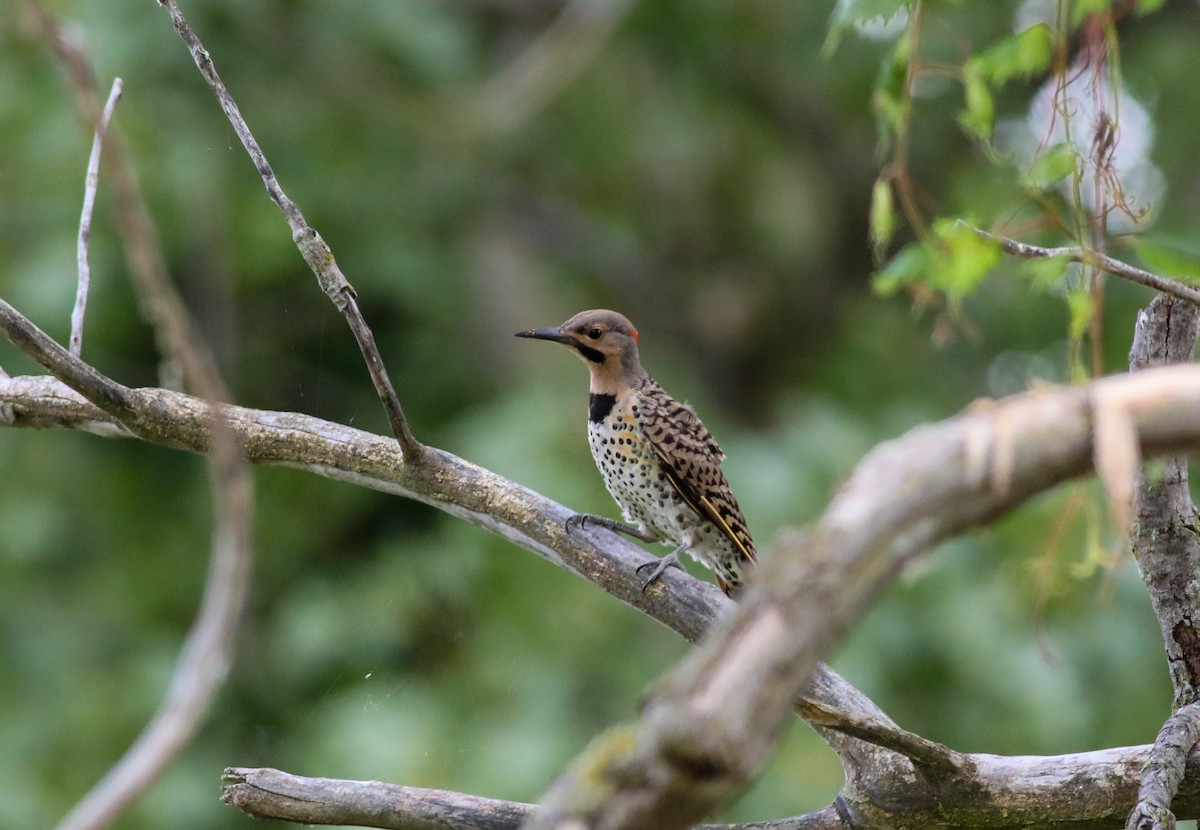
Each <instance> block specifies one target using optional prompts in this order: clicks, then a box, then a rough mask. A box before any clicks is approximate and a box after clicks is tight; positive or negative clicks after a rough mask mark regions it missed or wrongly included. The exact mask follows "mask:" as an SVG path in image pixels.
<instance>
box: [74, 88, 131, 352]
mask: <svg viewBox="0 0 1200 830" xmlns="http://www.w3.org/2000/svg"><path fill="white" fill-rule="evenodd" d="M122 86H123V83H122V81H121V79H120V78H117V79H115V80H114V81H113V84H112V90H111V91H110V92H109V93H108V100H107V101H106V102H105V104H104V111H103V112H101V113H100V120H99V121H98V122H96V132H95V135H94V136H93V137H92V153H91V155H90V156H89V157H88V166H87V176H86V177H85V179H84V188H83V210H82V211H81V212H80V215H79V241H78V243H77V244H76V246H75V255H76V260H77V262H78V270H79V282H78V286H77V287H76V290H75V308H74V310H72V312H71V339H70V340H69V341H68V343H69V345H70V351H71V354H73V355H75V356H76V357H79V355H80V354H81V353H82V352H83V321H84V318H85V317H86V316H87V300H88V289H89V288H90V287H91V282H92V268H91V265H89V264H88V240H89V239H90V238H91V235H92V211H93V209H94V208H95V207H96V191H97V190H98V189H99V186H100V151H101V149H103V147H104V136H105V134H106V133H107V132H108V122H109V120H110V119H111V118H112V114H113V110H114V109H116V106H117V101H119V100H120V99H121V87H122Z"/></svg>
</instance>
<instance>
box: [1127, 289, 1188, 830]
mask: <svg viewBox="0 0 1200 830" xmlns="http://www.w3.org/2000/svg"><path fill="white" fill-rule="evenodd" d="M1198 335H1200V307H1197V306H1196V305H1193V304H1192V303H1190V302H1187V301H1185V300H1180V299H1178V298H1176V297H1173V296H1170V295H1167V294H1160V295H1158V296H1157V297H1155V298H1154V300H1153V301H1152V302H1151V303H1150V305H1149V307H1148V308H1146V309H1145V310H1143V311H1141V312H1139V314H1138V318H1137V325H1136V327H1135V329H1134V336H1133V346H1132V348H1131V350H1130V355H1129V364H1130V366H1129V368H1130V370H1131V371H1135V372H1136V371H1142V370H1146V369H1151V368H1153V367H1155V366H1164V365H1169V364H1178V363H1190V362H1191V360H1192V356H1193V355H1194V354H1195V351H1196V338H1197V336H1198ZM1136 478H1137V494H1136V498H1135V499H1134V508H1133V509H1134V513H1135V515H1136V517H1137V521H1136V524H1135V525H1134V532H1133V534H1132V537H1131V541H1132V543H1133V549H1134V553H1135V560H1136V561H1137V565H1138V570H1139V571H1140V572H1141V574H1142V581H1143V582H1144V583H1145V585H1146V589H1147V591H1149V594H1150V603H1151V606H1152V607H1153V608H1154V614H1155V616H1156V617H1157V618H1158V623H1159V627H1160V628H1161V630H1162V635H1163V642H1164V644H1165V646H1166V653H1167V664H1168V666H1169V668H1170V672H1171V683H1172V685H1173V687H1174V708H1175V709H1177V710H1178V711H1176V712H1175V714H1173V715H1172V716H1171V717H1170V718H1169V719H1168V720H1167V722H1166V723H1165V724H1164V725H1163V728H1162V730H1161V731H1160V732H1159V734H1158V738H1157V739H1156V740H1155V743H1154V752H1153V753H1151V756H1150V758H1149V760H1148V761H1147V762H1146V767H1145V769H1144V770H1143V772H1142V785H1141V787H1140V788H1139V790H1138V800H1137V804H1136V805H1135V806H1134V808H1133V809H1132V810H1131V811H1130V813H1129V818H1128V820H1127V822H1126V826H1127V828H1128V830H1150V829H1151V828H1154V830H1159V829H1160V828H1167V827H1173V826H1174V823H1175V816H1174V814H1173V813H1172V812H1171V802H1172V798H1173V797H1174V796H1175V791H1176V789H1177V788H1178V786H1179V782H1180V781H1181V780H1182V778H1183V767H1184V760H1185V759H1186V758H1187V755H1188V752H1189V751H1190V750H1191V748H1192V746H1193V745H1194V744H1195V743H1196V740H1197V737H1200V714H1198V712H1197V709H1196V706H1197V703H1196V700H1197V690H1198V689H1200V633H1198V632H1197V629H1196V620H1197V618H1198V617H1200V608H1198V607H1197V605H1196V597H1197V596H1198V595H1200V594H1198V591H1200V585H1198V584H1197V574H1200V538H1197V535H1196V522H1197V514H1196V507H1195V505H1194V504H1193V503H1192V496H1191V491H1190V489H1189V487H1188V462H1187V456H1185V455H1172V456H1168V457H1166V458H1164V459H1162V461H1161V462H1160V466H1158V467H1157V468H1156V469H1155V471H1154V472H1153V473H1150V474H1147V473H1146V472H1144V471H1138V474H1137V476H1136Z"/></svg>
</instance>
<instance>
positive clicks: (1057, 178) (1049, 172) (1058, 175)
mask: <svg viewBox="0 0 1200 830" xmlns="http://www.w3.org/2000/svg"><path fill="white" fill-rule="evenodd" d="M1078 166H1079V155H1078V153H1077V152H1076V150H1075V148H1074V147H1073V146H1071V145H1070V144H1067V143H1065V142H1060V143H1058V144H1055V145H1053V146H1051V147H1048V148H1047V149H1046V151H1045V152H1043V153H1041V154H1040V155H1038V157H1037V158H1035V159H1034V160H1033V164H1031V165H1030V166H1029V169H1028V170H1027V171H1026V172H1025V175H1024V176H1022V178H1021V182H1022V184H1024V185H1025V186H1026V187H1027V188H1029V189H1030V190H1035V191H1048V190H1052V189H1054V188H1056V187H1058V185H1060V184H1062V183H1063V182H1065V181H1067V180H1068V179H1070V178H1071V177H1073V176H1074V175H1076V172H1077V171H1078Z"/></svg>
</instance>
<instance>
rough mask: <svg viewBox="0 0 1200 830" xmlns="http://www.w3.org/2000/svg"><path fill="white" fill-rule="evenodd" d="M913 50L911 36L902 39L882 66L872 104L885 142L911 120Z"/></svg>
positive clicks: (882, 140)
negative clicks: (909, 118) (910, 87)
mask: <svg viewBox="0 0 1200 830" xmlns="http://www.w3.org/2000/svg"><path fill="white" fill-rule="evenodd" d="M911 51H912V46H911V44H910V43H909V41H908V39H907V38H900V40H898V41H897V42H896V47H895V48H894V49H893V50H892V54H891V57H890V59H889V60H887V61H885V62H884V64H883V66H881V67H880V69H879V76H878V77H877V78H876V79H875V89H874V91H873V92H872V94H871V105H872V108H873V109H874V110H875V116H876V120H877V121H878V126H879V140H880V142H882V143H883V144H884V145H886V144H887V143H889V142H890V141H891V139H892V138H893V137H895V135H896V134H897V133H898V132H899V131H900V130H901V129H902V128H903V126H904V123H905V121H907V119H908V111H909V107H910V105H911V104H910V101H909V97H908V62H909V58H910V57H911V55H910V53H911Z"/></svg>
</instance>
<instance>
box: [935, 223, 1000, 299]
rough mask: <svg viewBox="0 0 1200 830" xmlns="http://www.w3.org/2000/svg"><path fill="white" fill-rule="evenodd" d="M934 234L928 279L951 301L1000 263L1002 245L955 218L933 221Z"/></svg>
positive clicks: (975, 284) (968, 292)
mask: <svg viewBox="0 0 1200 830" xmlns="http://www.w3.org/2000/svg"><path fill="white" fill-rule="evenodd" d="M933 234H934V237H935V238H936V240H937V243H938V244H937V245H936V250H935V253H934V255H933V257H932V259H931V262H930V272H929V280H930V283H931V284H932V285H933V286H934V287H935V288H938V289H940V290H942V291H944V292H946V295H947V297H949V298H950V300H951V301H952V302H953V301H957V300H960V299H962V298H963V297H965V296H966V295H968V294H970V293H971V292H972V291H974V290H975V288H976V286H978V285H979V283H980V282H982V281H983V278H984V277H986V276H987V275H988V273H990V272H991V270H992V269H993V268H995V267H996V266H997V265H999V264H1000V259H1001V256H1002V253H1001V251H1000V245H999V244H998V243H996V242H994V241H993V240H991V239H985V238H984V237H982V236H980V235H979V234H977V233H975V231H973V230H972V229H971V228H969V227H967V226H966V225H965V224H963V223H960V222H958V221H957V220H955V219H939V220H937V221H936V222H934V223H933Z"/></svg>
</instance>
